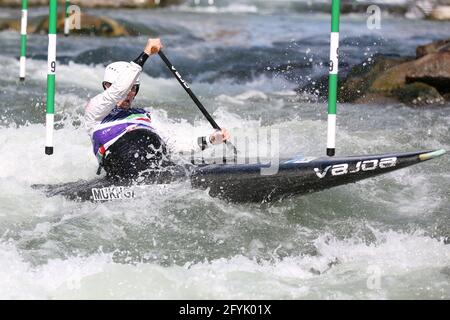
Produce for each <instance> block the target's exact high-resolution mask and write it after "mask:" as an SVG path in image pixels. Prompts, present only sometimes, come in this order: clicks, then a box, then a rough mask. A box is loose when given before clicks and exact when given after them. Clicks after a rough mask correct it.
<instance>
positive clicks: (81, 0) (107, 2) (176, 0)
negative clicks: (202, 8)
mask: <svg viewBox="0 0 450 320" xmlns="http://www.w3.org/2000/svg"><path fill="white" fill-rule="evenodd" d="M58 2H60V3H61V4H62V3H63V2H64V1H58ZM181 2H182V0H71V1H70V3H71V4H76V5H79V6H82V7H84V8H152V7H158V6H168V5H173V4H180V3H181ZM21 3H22V2H21V1H20V0H0V7H1V6H5V7H19V6H21ZM28 5H29V6H47V5H48V0H28Z"/></svg>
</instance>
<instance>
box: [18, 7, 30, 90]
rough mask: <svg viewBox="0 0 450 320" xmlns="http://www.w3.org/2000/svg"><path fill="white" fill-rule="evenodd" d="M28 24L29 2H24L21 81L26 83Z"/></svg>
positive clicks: (21, 38) (21, 28)
mask: <svg viewBox="0 0 450 320" xmlns="http://www.w3.org/2000/svg"><path fill="white" fill-rule="evenodd" d="M27 23H28V0H22V18H21V20H20V62H19V63H20V67H19V68H20V70H19V77H20V81H25V65H26V59H27Z"/></svg>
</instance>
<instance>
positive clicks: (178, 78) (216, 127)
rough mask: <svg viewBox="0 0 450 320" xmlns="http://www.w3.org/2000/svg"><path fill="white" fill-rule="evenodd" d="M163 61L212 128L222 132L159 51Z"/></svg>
mask: <svg viewBox="0 0 450 320" xmlns="http://www.w3.org/2000/svg"><path fill="white" fill-rule="evenodd" d="M158 54H159V56H160V57H161V59H162V60H163V61H164V63H165V64H166V66H167V67H168V68H169V69H170V71H171V72H172V73H173V75H174V76H175V78H177V80H178V82H179V83H180V84H181V86H182V87H183V88H184V90H186V92H187V93H188V94H189V96H190V97H191V98H192V100H193V101H194V102H195V104H196V105H197V107H198V108H199V109H200V111H201V112H202V113H203V115H204V116H205V117H206V119H208V121H209V123H210V124H211V125H212V127H213V128H214V129H216V130H221V128H220V127H219V125H218V124H217V123H216V121H214V119H213V118H212V117H211V115H210V114H209V113H208V111H207V110H206V109H205V107H204V106H203V104H202V103H201V102H200V101H199V100H198V99H197V97H196V96H195V94H194V93H193V92H192V90H191V88H190V87H189V84H188V83H187V82H186V81H184V80H183V78H182V77H181V75H180V73H179V72H178V71H177V69H176V68H175V67H174V66H173V64H172V63H170V61H169V59H167V57H166V55H165V54H164V53H163V52H162V50H159V52H158Z"/></svg>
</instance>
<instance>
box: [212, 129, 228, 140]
mask: <svg viewBox="0 0 450 320" xmlns="http://www.w3.org/2000/svg"><path fill="white" fill-rule="evenodd" d="M227 140H230V133H229V132H228V130H227V129H225V128H222V130H217V131H215V132H214V133H213V134H211V135H210V136H209V142H211V143H212V144H221V143H223V142H224V141H227Z"/></svg>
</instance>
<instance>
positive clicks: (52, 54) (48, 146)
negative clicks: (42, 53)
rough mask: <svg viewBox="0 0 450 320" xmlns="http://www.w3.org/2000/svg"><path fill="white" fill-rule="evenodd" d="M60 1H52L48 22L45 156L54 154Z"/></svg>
mask: <svg viewBox="0 0 450 320" xmlns="http://www.w3.org/2000/svg"><path fill="white" fill-rule="evenodd" d="M57 18H58V0H50V7H49V19H48V20H49V22H48V58H47V59H48V60H47V70H48V71H47V115H46V118H45V127H46V135H45V154H48V155H51V154H53V131H54V117H55V74H56V22H57Z"/></svg>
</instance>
